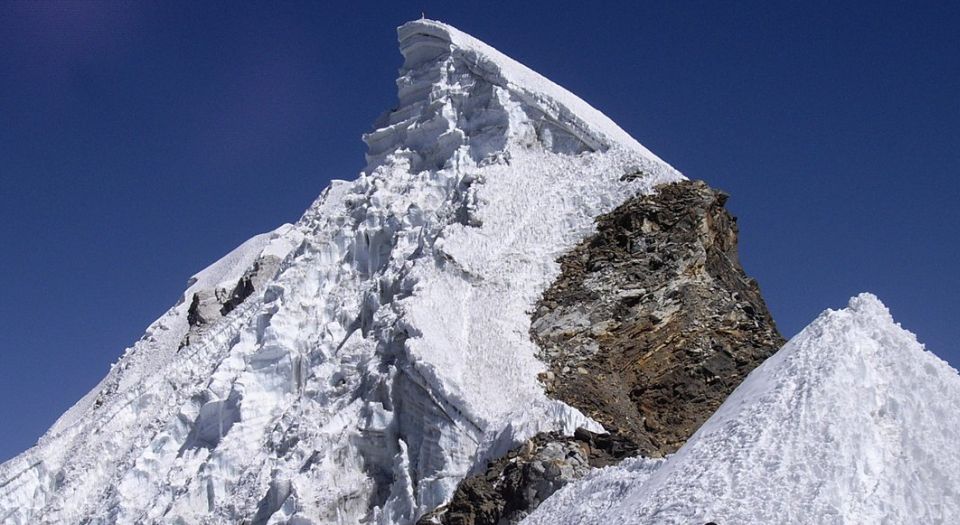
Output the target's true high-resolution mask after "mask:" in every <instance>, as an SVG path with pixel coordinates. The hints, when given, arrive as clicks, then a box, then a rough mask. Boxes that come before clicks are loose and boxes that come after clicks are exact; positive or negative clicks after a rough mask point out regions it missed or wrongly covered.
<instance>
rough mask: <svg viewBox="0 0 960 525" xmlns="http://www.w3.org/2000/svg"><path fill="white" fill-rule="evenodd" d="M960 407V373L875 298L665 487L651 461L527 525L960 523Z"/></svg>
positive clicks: (799, 350) (737, 402)
mask: <svg viewBox="0 0 960 525" xmlns="http://www.w3.org/2000/svg"><path fill="white" fill-rule="evenodd" d="M958 407H960V375H958V374H957V371H956V370H954V369H952V368H951V367H950V366H949V365H948V364H947V363H945V362H944V361H942V360H940V359H939V358H937V357H936V356H934V355H933V354H931V353H929V352H927V351H925V350H924V349H923V346H922V345H921V344H920V343H918V342H917V340H916V338H915V337H914V335H913V334H911V333H910V332H907V331H906V330H904V329H902V328H901V327H900V325H898V324H896V323H895V322H894V321H893V319H892V317H891V316H890V312H889V311H888V310H887V309H886V307H884V305H883V304H882V303H881V302H880V301H879V300H878V299H877V298H876V297H874V296H872V295H870V294H862V295H860V296H857V297H855V298H853V299H851V300H850V304H849V306H848V307H847V308H846V309H844V310H839V311H832V310H828V311H826V312H824V313H823V314H822V315H821V316H820V317H819V318H818V319H817V320H816V321H814V322H813V323H812V324H811V325H810V326H808V327H807V328H806V329H804V330H803V331H802V332H801V333H800V334H798V335H797V336H796V337H794V338H793V339H792V340H791V341H790V342H789V343H787V344H786V345H785V346H784V347H783V349H781V350H780V351H779V352H778V353H777V354H776V355H774V356H773V357H771V358H770V359H769V360H767V361H766V362H765V363H764V364H763V365H761V366H760V367H759V368H757V369H756V370H755V371H754V372H753V373H752V374H750V376H749V377H748V378H747V380H746V381H744V383H743V384H741V385H740V387H739V388H737V390H736V391H735V392H734V393H733V394H732V395H731V396H730V397H729V398H728V399H727V401H726V402H725V403H724V404H723V405H722V406H721V407H720V409H719V410H718V411H717V412H716V414H715V415H714V416H713V417H711V418H710V419H709V420H708V421H707V422H706V423H705V424H704V425H703V427H702V428H701V429H700V430H699V431H698V432H697V433H696V434H695V435H694V436H693V437H692V438H691V439H690V440H689V441H688V442H687V443H686V445H684V447H683V448H681V449H680V450H679V451H678V452H677V453H676V454H675V455H674V456H672V457H671V458H669V459H667V460H666V461H665V462H664V463H663V464H662V465H661V466H660V467H659V468H658V469H656V471H655V472H654V473H653V474H649V473H648V471H649V468H650V465H649V463H645V462H644V461H643V460H633V461H632V462H625V463H624V464H622V465H620V466H617V467H613V468H609V469H605V470H603V471H601V472H598V473H596V474H595V475H594V476H592V477H591V478H590V479H588V480H586V481H584V482H581V483H578V484H573V485H570V486H568V487H566V488H564V489H563V490H561V491H560V492H558V493H557V494H556V495H554V496H553V497H552V498H550V499H548V500H547V501H546V502H545V503H544V504H543V505H542V506H541V507H540V508H539V509H538V510H537V511H536V512H535V513H533V514H532V515H531V516H530V517H529V518H528V519H527V520H526V521H524V523H525V524H529V525H535V524H551V525H553V524H608V523H623V524H658V525H659V524H690V523H697V524H703V523H707V522H710V521H713V522H716V523H720V524H727V523H738V524H770V523H783V524H789V523H797V524H801V523H822V524H854V523H884V524H914V523H924V524H937V523H954V522H955V520H956V517H957V516H958V515H960V446H958V445H960V410H958ZM637 472H640V473H641V474H642V475H638V474H637Z"/></svg>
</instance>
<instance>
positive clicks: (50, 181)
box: [0, 0, 960, 459]
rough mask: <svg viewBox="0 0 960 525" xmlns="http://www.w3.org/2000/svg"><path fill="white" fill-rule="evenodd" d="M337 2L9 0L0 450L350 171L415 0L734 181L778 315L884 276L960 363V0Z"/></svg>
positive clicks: (905, 309)
mask: <svg viewBox="0 0 960 525" xmlns="http://www.w3.org/2000/svg"><path fill="white" fill-rule="evenodd" d="M327 4H329V3H324V4H321V3H298V2H281V3H275V4H274V3H243V4H240V3H222V4H218V3H216V2H200V3H187V2H163V3H148V2H144V3H119V2H117V3H104V4H101V3H94V2H70V3H55V2H44V3H26V2H24V3H18V2H4V3H0V235H2V243H3V247H4V252H5V253H4V256H3V257H2V258H0V284H2V287H3V293H2V295H0V333H2V334H3V337H2V339H0V399H3V400H4V401H3V402H2V403H0V422H2V423H3V424H0V459H5V458H8V457H11V456H12V455H14V454H16V453H17V452H19V451H21V450H23V449H25V448H27V447H28V446H30V445H31V444H32V443H33V442H35V440H36V439H37V438H38V437H39V436H40V435H41V434H42V433H43V431H44V430H45V429H46V428H47V427H48V426H49V425H50V424H51V423H53V421H54V420H55V419H56V418H57V417H58V416H59V415H60V414H61V413H62V412H63V411H64V410H66V409H67V408H68V407H69V406H70V405H71V404H72V403H73V402H74V401H76V400H78V399H79V398H80V397H81V396H82V395H83V394H84V393H86V391H88V390H89V389H90V388H92V387H93V386H94V385H95V384H96V383H97V382H98V381H99V380H100V379H101V378H102V377H103V375H104V374H105V373H106V372H107V370H108V368H109V366H110V363H112V362H114V361H115V360H116V359H117V358H118V357H119V356H120V355H121V353H122V352H123V349H124V348H125V347H126V346H129V345H130V344H132V343H133V342H134V341H136V340H137V339H138V338H139V337H140V335H141V334H142V333H143V330H144V328H146V326H147V325H148V324H149V323H150V322H151V321H153V320H154V319H155V318H156V317H158V316H159V315H160V314H161V313H162V312H163V311H165V310H166V309H167V308H168V307H170V306H171V305H172V304H173V303H174V302H175V301H176V299H177V297H178V296H179V295H180V293H181V292H182V290H183V288H184V287H185V283H186V281H187V279H188V278H189V277H190V275H192V274H193V273H195V272H196V271H198V270H200V269H202V268H203V267H205V266H206V265H207V264H209V263H211V262H212V261H214V260H216V259H217V258H218V257H219V256H221V255H223V254H225V253H226V252H227V251H229V250H230V249H231V248H233V247H234V246H236V245H238V244H239V243H241V242H242V241H243V240H245V239H246V238H248V237H250V236H252V235H254V234H256V233H260V232H263V231H267V230H271V229H273V228H274V227H276V226H277V225H279V224H280V223H283V222H289V221H293V220H296V218H297V217H298V216H299V214H300V213H301V212H302V211H303V209H305V208H306V206H307V205H308V204H309V203H310V202H311V201H312V200H313V198H314V197H315V196H316V195H317V194H318V193H319V192H320V191H321V190H322V189H323V188H324V186H325V185H326V184H327V182H328V181H329V179H330V178H347V179H349V178H352V177H354V176H355V174H356V173H357V172H358V171H359V169H360V168H362V166H363V152H364V148H363V144H362V142H361V141H360V135H361V133H364V132H366V131H368V130H370V126H371V124H372V123H373V121H374V119H375V118H376V117H377V116H378V115H379V114H380V113H381V112H382V111H384V110H387V109H389V108H390V107H391V106H392V104H393V103H394V101H395V88H394V84H393V81H394V78H395V76H396V70H397V68H398V67H399V65H400V56H399V53H398V52H397V48H396V36H395V32H394V29H395V27H396V26H397V25H399V24H401V23H402V22H404V21H406V20H408V19H412V18H419V16H420V13H421V11H425V12H426V14H427V16H429V17H431V18H438V19H441V20H444V21H446V22H449V23H451V24H453V25H455V26H457V27H459V28H460V29H462V30H464V31H467V32H468V33H471V34H473V35H475V36H477V37H479V38H481V39H482V40H485V41H487V42H488V43H489V44H491V45H493V46H494V47H497V48H498V49H500V50H501V51H503V52H505V53H507V54H508V55H511V56H513V57H514V58H516V59H518V60H520V61H521V62H523V63H525V64H527V65H528V66H530V67H532V68H533V69H535V70H537V71H539V72H541V73H542V74H544V75H546V76H547V77H549V78H551V79H553V80H554V81H555V82H557V83H559V84H561V85H563V86H565V87H567V88H568V89H570V90H571V91H573V92H575V93H577V94H578V95H580V96H581V97H583V98H584V99H585V100H587V101H588V102H590V103H591V104H593V105H594V106H596V107H597V108H599V109H600V110H601V111H603V112H605V113H606V114H607V115H609V116H610V117H611V118H613V119H614V120H615V121H617V122H618V123H619V124H620V125H621V126H622V127H623V128H624V129H626V130H627V131H628V132H630V133H631V134H633V135H634V136H635V137H637V139H639V140H640V141H641V142H643V143H644V144H645V145H646V146H648V147H649V148H650V149H652V150H653V151H654V152H656V153H657V154H658V155H659V156H661V157H662V158H664V159H666V160H667V161H668V162H670V163H671V164H673V165H674V166H676V167H677V168H679V169H680V170H681V171H683V172H684V173H685V174H686V175H687V176H689V177H691V178H698V179H704V180H706V181H707V182H708V183H710V184H711V185H713V186H715V187H718V188H721V189H724V190H726V191H728V192H730V193H731V194H732V198H731V200H730V201H729V204H728V206H729V207H730V208H731V209H732V211H733V212H734V213H735V214H736V215H737V216H738V217H739V219H740V228H741V254H742V261H743V264H744V266H745V267H746V269H747V271H748V272H749V273H750V274H751V275H752V276H754V277H756V278H757V280H758V281H759V282H760V285H761V288H762V290H763V292H764V296H765V297H766V299H767V301H768V304H769V306H770V308H771V310H772V311H773V314H774V317H775V318H776V320H777V322H778V324H779V326H780V329H781V331H782V332H783V333H784V335H786V336H791V335H793V334H795V333H796V332H797V331H798V330H799V329H801V328H802V327H803V326H805V325H806V324H807V323H808V322H809V321H810V320H812V319H813V318H814V317H815V316H816V315H817V314H818V313H819V312H820V311H821V310H823V309H824V308H827V307H840V306H843V305H844V304H845V303H846V300H847V298H848V297H850V296H851V295H853V294H856V293H858V292H860V291H864V290H869V291H873V292H875V293H876V294H877V295H879V296H880V298H881V299H882V300H883V301H884V302H886V304H887V305H888V306H889V307H890V308H891V310H892V311H893V313H894V316H895V317H896V318H897V319H898V320H899V321H900V322H901V323H902V324H903V325H904V326H905V327H907V328H908V329H910V330H911V331H913V332H915V333H916V334H917V335H918V337H919V339H920V340H921V341H922V342H924V343H926V344H927V346H928V348H929V349H930V350H932V351H934V352H936V353H937V354H938V355H940V356H941V357H943V358H944V359H947V360H948V361H950V362H951V364H953V366H954V367H957V366H958V365H960V352H958V347H957V345H956V343H955V342H956V341H957V340H958V339H960V323H958V322H957V321H958V319H957V297H958V296H960V277H958V273H957V271H956V269H957V259H958V255H960V248H958V243H960V206H958V198H960V180H958V175H960V37H958V36H957V35H958V34H960V32H958V31H957V29H956V28H957V27H960V8H958V7H956V4H955V3H952V2H941V3H923V2H860V3H858V2H853V3H844V2H783V3H780V2H751V3H746V2H736V3H732V2H731V3H728V2H723V3H721V2H661V3H641V2H623V3H619V4H617V3H612V2H611V3H597V2H582V1H579V2H569V3H565V2H556V1H551V2H545V1H531V0H528V1H526V2H508V3H502V4H501V3H495V2H467V3H456V5H454V3H451V2H433V1H422V2H418V3H403V2H383V3H382V4H381V3H361V4H360V5H346V3H344V5H327Z"/></svg>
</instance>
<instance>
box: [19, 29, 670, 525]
mask: <svg viewBox="0 0 960 525" xmlns="http://www.w3.org/2000/svg"><path fill="white" fill-rule="evenodd" d="M399 36H400V45H401V51H402V53H403V55H404V65H403V68H402V69H401V72H400V78H399V80H398V82H397V83H398V88H399V104H398V107H397V109H395V110H394V111H392V112H389V113H387V114H386V115H384V116H383V117H382V118H381V119H380V120H379V121H378V123H377V126H376V127H377V129H376V130H375V131H373V132H371V133H369V134H368V135H366V136H365V137H364V140H365V141H366V142H367V144H368V147H369V152H368V156H367V160H368V165H367V167H366V168H365V169H364V170H363V172H362V173H361V174H360V176H359V178H357V179H356V180H354V181H352V182H344V181H334V182H333V183H332V184H331V185H330V187H329V188H327V189H326V190H325V191H324V192H323V194H322V195H321V196H320V198H319V199H318V200H317V201H316V202H315V203H314V204H313V205H312V206H311V207H310V208H309V209H308V210H307V211H306V213H305V214H304V215H303V217H302V218H301V219H300V221H299V222H298V223H297V224H296V225H293V226H289V225H288V226H285V227H283V228H281V229H280V230H278V231H276V232H273V233H272V234H269V235H267V236H266V237H255V238H254V239H252V240H251V241H248V243H245V244H244V245H243V246H242V247H241V248H238V250H237V252H235V253H233V254H232V255H230V256H228V257H227V258H225V261H224V262H222V263H217V264H215V265H214V266H212V267H211V268H209V269H208V270H206V271H204V272H202V273H201V274H198V275H197V276H196V277H195V279H194V280H193V281H192V284H191V288H190V289H189V290H188V292H187V293H186V294H185V296H184V299H183V301H181V303H180V304H178V305H177V306H175V307H174V308H173V309H172V310H171V311H170V312H168V313H167V314H165V315H164V316H163V317H161V319H160V320H158V321H157V322H156V323H154V325H152V326H151V327H150V329H149V330H148V332H147V335H146V336H144V339H143V340H141V341H140V342H138V343H137V344H136V345H134V347H133V348H131V349H129V350H128V351H127V353H126V354H125V355H124V357H123V358H122V359H121V360H120V361H119V362H118V363H117V365H115V366H114V367H113V369H112V370H111V372H110V374H109V375H108V376H107V378H106V379H105V380H104V382H103V383H101V384H100V385H98V387H97V388H96V389H94V391H92V392H91V393H90V394H89V395H88V396H87V397H86V398H84V400H82V401H81V402H80V403H79V404H78V405H77V406H76V407H74V408H73V409H71V411H70V412H68V414H66V415H65V416H64V417H63V418H61V420H60V421H58V423H57V424H56V425H55V426H54V428H52V429H51V430H50V432H48V434H47V435H46V436H44V437H43V438H42V440H41V442H40V443H39V445H38V446H37V447H35V448H34V449H31V450H30V451H27V452H26V453H24V454H22V455H20V456H18V457H17V458H15V459H13V460H11V461H10V462H8V463H6V464H4V465H2V466H0V520H3V521H4V522H11V523H37V522H49V523H64V522H81V521H84V520H87V521H90V522H95V523H100V522H119V523H132V522H138V523H140V522H145V523H152V522H164V523H169V522H187V523H194V522H201V521H202V522H211V523H236V522H239V521H242V520H250V521H251V522H254V523H285V522H295V523H358V522H367V523H409V522H411V521H413V520H414V519H415V518H416V517H418V516H419V515H421V514H423V513H424V512H426V511H428V510H430V509H432V508H434V507H435V506H436V505H438V504H440V503H442V502H443V501H445V500H446V499H447V498H448V497H449V496H450V494H451V493H452V491H453V490H454V488H455V486H456V483H457V482H458V481H459V480H460V479H462V478H463V476H464V475H465V474H466V473H467V472H469V471H470V470H471V469H472V468H474V467H475V466H476V465H478V464H482V463H483V461H484V458H485V457H487V456H488V455H490V454H496V453H498V452H500V451H502V450H504V449H505V448H507V447H511V446H513V445H515V444H516V443H517V442H518V440H520V439H524V438H526V437H528V436H530V435H532V434H533V433H535V432H537V431H545V430H560V431H565V432H572V430H574V429H575V427H577V426H585V427H587V428H592V429H598V428H597V426H596V424H595V423H594V422H592V421H590V420H588V419H587V418H585V417H584V416H583V415H582V414H580V413H579V412H578V411H576V410H575V409H572V408H570V407H568V406H566V405H564V404H562V403H559V402H556V401H552V400H549V399H548V398H546V397H545V395H544V394H543V390H542V387H541V385H540V384H539V383H538V382H537V380H536V376H537V373H539V372H540V371H542V370H543V365H542V364H541V363H540V362H539V361H538V360H537V359H536V358H535V356H534V355H535V348H534V345H533V343H532V342H531V341H530V340H529V337H528V333H529V324H530V320H529V315H528V312H529V311H530V309H531V308H532V305H533V304H534V302H535V301H536V298H537V297H538V296H539V295H540V293H541V292H542V291H543V289H544V288H545V287H546V286H547V284H548V283H549V282H551V281H552V280H553V279H554V278H555V277H556V274H557V272H558V268H557V264H556V262H555V259H556V258H557V256H558V255H559V254H561V253H563V252H565V251H566V250H568V249H569V248H570V247H571V246H573V245H575V244H576V243H577V242H579V241H580V240H581V239H582V238H583V237H584V236H585V235H586V234H588V233H590V231H591V229H592V227H593V219H594V218H595V217H596V216H597V215H599V214H601V213H605V212H608V211H610V210H611V209H613V208H614V207H615V206H617V205H618V204H620V203H621V202H622V201H623V200H624V199H626V198H627V197H629V196H631V195H634V194H636V193H638V192H649V191H652V188H653V186H654V185H656V184H659V183H663V182H669V181H674V180H678V179H681V178H682V176H681V175H680V174H679V173H677V172H676V171H675V170H673V169H672V168H671V167H670V166H668V165H666V164H665V163H663V162H662V161H660V160H659V159H657V158H656V157H655V156H653V155H652V154H651V153H649V152H648V151H647V150H646V149H645V148H643V147H642V146H640V145H639V144H638V143H636V141H634V140H633V139H632V138H630V137H629V136H628V135H627V134H626V133H624V132H623V131H622V130H620V128H618V127H617V126H616V125H615V124H613V123H612V122H611V121H610V120H609V119H607V118H606V117H605V116H603V115H602V114H600V113H599V112H597V111H596V110H594V109H593V108H590V107H589V106H588V105H587V104H586V103H584V102H583V101H582V100H580V99H579V98H577V97H575V96H573V95H572V94H570V93H568V92H566V91H565V90H563V89H562V88H559V87H558V86H556V85H554V84H552V83H550V82H549V81H547V80H545V79H543V78H542V77H540V76H539V75H537V74H536V73H534V72H532V71H530V70H529V69H527V68H525V67H524V66H522V65H520V64H518V63H516V62H514V61H512V60H510V59H509V58H506V57H505V56H503V55H502V54H500V53H499V52H496V51H495V50H493V49H492V48H490V47H488V46H486V45H485V44H482V43H481V42H479V41H477V40H476V39H473V38H472V37H469V36H468V35H465V34H463V33H461V32H459V31H457V30H455V29H453V28H451V27H449V26H446V25H443V24H440V23H438V22H433V21H427V20H421V21H417V22H412V23H409V24H407V25H404V26H403V27H401V28H400V30H399ZM638 173H640V174H643V175H645V176H642V177H634V176H633V175H636V174H638ZM624 175H630V176H629V177H624ZM624 179H625V180H624ZM238 279H239V281H238ZM245 283H246V284H245ZM238 290H239V291H238ZM241 292H242V293H241ZM228 304H229V307H227V305H228ZM218 305H219V306H218Z"/></svg>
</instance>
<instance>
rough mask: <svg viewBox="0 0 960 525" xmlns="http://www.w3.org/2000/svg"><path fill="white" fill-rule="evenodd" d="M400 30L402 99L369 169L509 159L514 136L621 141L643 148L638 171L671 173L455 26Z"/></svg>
mask: <svg viewBox="0 0 960 525" xmlns="http://www.w3.org/2000/svg"><path fill="white" fill-rule="evenodd" d="M398 37H399V41H400V52H401V53H402V54H403V56H404V63H403V67H402V68H401V70H400V77H399V78H398V80H397V87H398V98H399V102H398V106H397V108H396V109H394V110H393V111H391V112H388V113H387V114H385V115H384V116H383V117H381V118H380V119H379V120H378V122H377V124H376V126H375V127H376V130H375V131H373V132H371V133H368V134H367V135H365V136H364V140H365V141H366V143H367V145H368V148H369V152H368V154H367V160H368V166H367V169H366V170H365V171H366V172H368V173H369V172H372V171H373V170H374V169H376V168H377V167H378V166H380V165H381V164H383V163H385V162H405V163H408V165H409V169H410V170H411V171H413V172H417V171H421V170H429V169H442V168H443V167H444V166H448V165H459V166H470V165H479V164H487V163H490V162H497V161H502V160H503V159H504V155H506V154H507V153H506V150H507V149H508V148H507V146H508V144H511V143H513V144H519V145H523V146H525V147H527V148H530V147H535V146H538V147H545V148H547V149H550V150H552V151H554V152H562V153H567V154H578V153H582V152H586V151H606V150H609V149H611V148H616V149H621V150H624V152H627V153H629V154H632V155H635V156H636V157H637V161H636V162H635V164H637V166H636V168H637V170H638V171H645V172H651V173H656V174H664V173H671V172H674V170H673V169H672V168H671V167H670V166H669V165H667V164H666V163H664V162H663V161H662V160H660V159H659V158H658V157H657V156H656V155H654V154H653V153H651V152H650V151H649V150H647V149H646V148H645V147H643V146H642V145H641V144H640V143H638V142H637V141H636V140H635V139H633V137H631V136H630V135H629V134H628V133H626V132H625V131H624V130H622V129H621V128H620V127H619V126H617V125H616V124H615V123H614V122H613V121H612V120H610V119H609V118H608V117H607V116H606V115H604V114H602V113H601V112H599V111H597V110H596V109H594V108H593V107H591V106H590V105H589V104H587V103H586V102H584V101H583V100H581V99H580V98H579V97H577V96H576V95H573V94H572V93H570V92H569V91H567V90H565V89H563V88H562V87H560V86H558V85H556V84H554V83H553V82H551V81H549V80H547V79H546V78H544V77H542V76H541V75H539V74H537V73H536V72H534V71H532V70H530V69H529V68H527V67H526V66H524V65H522V64H520V63H518V62H516V61H515V60H513V59H511V58H509V57H507V56H506V55H504V54H503V53H500V52H499V51H497V50H496V49H494V48H492V47H490V46H488V45H486V44H484V43H483V42H481V41H480V40H478V39H476V38H474V37H472V36H470V35H468V34H466V33H463V32H462V31H459V30H457V29H456V28H453V27H451V26H449V25H446V24H443V23H441V22H437V21H433V20H417V21H413V22H409V23H407V24H404V25H403V26H401V27H400V28H398ZM674 174H675V172H674Z"/></svg>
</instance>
